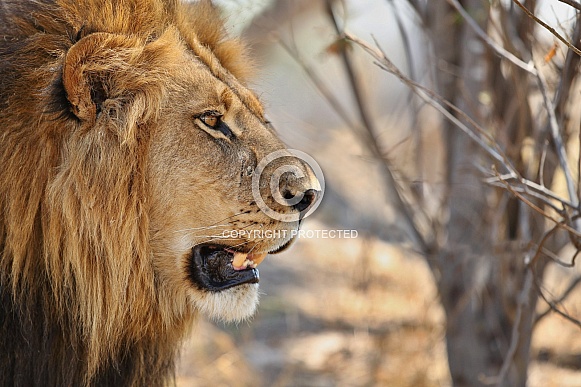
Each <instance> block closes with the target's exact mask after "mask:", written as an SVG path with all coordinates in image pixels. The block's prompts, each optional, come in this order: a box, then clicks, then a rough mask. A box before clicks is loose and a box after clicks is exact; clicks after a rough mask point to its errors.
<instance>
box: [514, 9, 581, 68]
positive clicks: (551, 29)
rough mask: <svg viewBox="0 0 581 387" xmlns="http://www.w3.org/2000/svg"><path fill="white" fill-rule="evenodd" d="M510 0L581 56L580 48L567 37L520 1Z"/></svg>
mask: <svg viewBox="0 0 581 387" xmlns="http://www.w3.org/2000/svg"><path fill="white" fill-rule="evenodd" d="M512 2H513V3H515V4H516V5H518V7H519V8H520V9H522V10H523V12H524V13H526V14H527V16H528V17H530V18H531V19H533V20H534V21H536V22H537V23H538V24H540V25H541V26H543V27H544V28H545V29H546V30H547V31H549V32H550V33H551V34H553V35H554V36H555V37H556V38H557V39H559V40H560V41H561V42H563V43H565V45H566V46H567V47H569V48H570V49H571V50H572V51H574V52H575V54H577V55H579V56H581V50H579V49H578V48H577V47H575V46H574V45H572V44H571V43H569V41H568V40H567V39H565V38H564V37H562V36H561V34H559V33H558V32H557V31H556V30H555V29H554V28H553V27H551V26H550V25H548V24H547V23H545V22H544V21H542V20H541V19H539V18H538V17H536V16H535V14H534V13H532V12H531V11H529V9H528V8H527V7H525V6H524V5H522V4H521V3H520V1H518V0H512Z"/></svg>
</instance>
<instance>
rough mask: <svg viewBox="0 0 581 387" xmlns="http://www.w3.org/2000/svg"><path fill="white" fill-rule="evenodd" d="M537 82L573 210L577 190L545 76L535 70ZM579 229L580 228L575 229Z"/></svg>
mask: <svg viewBox="0 0 581 387" xmlns="http://www.w3.org/2000/svg"><path fill="white" fill-rule="evenodd" d="M537 81H538V84H539V90H540V92H541V95H542V96H543V103H544V105H545V109H546V110H547V114H548V115H549V125H550V129H551V136H552V137H553V142H554V143H555V152H556V153H557V157H558V159H559V164H560V165H561V169H562V170H563V173H564V175H565V181H566V183H567V192H568V193H569V200H570V201H571V203H572V204H573V205H574V207H575V208H578V207H579V198H578V197H577V189H576V187H575V182H574V181H573V176H572V174H571V169H570V168H569V161H568V157H567V152H566V150H565V145H564V143H563V138H562V137H561V131H560V129H559V124H558V123H557V117H556V115H555V107H554V106H553V102H552V100H551V99H550V98H549V96H548V92H547V81H546V80H545V76H544V75H543V73H542V72H541V71H538V70H537ZM577 229H580V227H577Z"/></svg>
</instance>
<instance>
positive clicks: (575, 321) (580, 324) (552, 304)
mask: <svg viewBox="0 0 581 387" xmlns="http://www.w3.org/2000/svg"><path fill="white" fill-rule="evenodd" d="M535 287H536V288H537V292H538V293H539V295H540V296H541V298H542V299H543V301H545V302H546V303H547V305H549V308H551V310H552V311H553V312H555V313H557V314H558V315H559V316H561V317H563V318H564V319H565V320H567V321H569V322H571V323H573V324H574V325H576V326H577V327H579V328H580V329H581V321H579V320H578V319H576V318H574V317H571V316H570V315H569V314H567V313H566V312H563V311H562V310H561V309H559V308H558V307H557V305H556V304H555V302H554V301H551V300H549V299H548V298H547V296H545V294H544V293H543V290H542V289H541V285H540V284H539V283H538V281H537V279H536V278H535Z"/></svg>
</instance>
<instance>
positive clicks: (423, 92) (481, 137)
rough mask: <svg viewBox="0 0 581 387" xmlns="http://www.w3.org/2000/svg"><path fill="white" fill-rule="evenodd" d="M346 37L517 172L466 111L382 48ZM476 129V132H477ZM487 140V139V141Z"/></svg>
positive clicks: (511, 169)
mask: <svg viewBox="0 0 581 387" xmlns="http://www.w3.org/2000/svg"><path fill="white" fill-rule="evenodd" d="M345 37H346V38H347V39H348V40H350V41H352V42H354V43H356V44H357V45H359V46H360V47H362V48H363V49H364V50H365V51H367V52H368V53H369V54H371V56H373V57H374V58H375V59H376V60H377V61H378V62H376V64H377V65H378V66H379V67H380V68H381V69H383V70H385V71H387V72H389V73H391V74H393V75H395V76H396V77H397V78H399V79H400V80H401V81H402V82H403V83H404V84H406V85H407V86H408V87H409V88H410V89H411V90H412V91H413V92H414V93H415V94H416V95H418V96H419V97H420V98H421V99H422V100H424V101H425V102H427V103H428V104H429V105H431V106H432V107H434V108H435V109H436V110H437V111H438V112H440V113H441V114H442V115H444V117H446V118H447V119H448V120H450V121H451V122H452V123H453V124H454V125H456V126H458V128H460V129H461V130H462V131H463V132H464V133H466V134H467V135H468V136H469V137H470V138H472V140H474V141H475V142H476V143H477V144H478V145H479V146H480V147H482V149H483V150H484V151H486V152H487V153H488V154H489V155H490V156H491V157H492V158H493V159H495V160H497V161H499V162H500V163H501V164H502V165H503V166H504V167H505V168H506V169H507V170H509V171H511V172H513V173H515V174H517V175H518V173H517V172H516V169H515V168H514V167H513V166H512V164H511V162H510V160H509V159H508V157H506V155H505V154H504V152H503V151H502V150H501V149H500V148H499V147H498V146H497V144H496V141H494V139H493V138H492V137H491V136H490V134H489V133H487V131H486V130H485V129H484V128H482V127H481V126H480V125H478V124H477V123H476V122H475V121H474V120H472V119H471V118H470V117H468V115H467V114H466V113H464V112H463V111H462V110H461V109H459V108H458V107H457V106H455V105H454V104H452V103H451V102H449V101H446V100H445V99H444V98H442V97H441V96H439V95H437V94H436V93H434V92H433V91H431V90H429V89H427V88H425V87H424V86H422V85H420V84H419V83H417V82H415V81H413V80H411V79H410V78H409V77H407V76H405V75H404V74H403V73H402V72H401V71H400V70H399V69H398V68H397V66H395V64H393V62H391V61H390V60H389V59H388V58H387V56H386V55H385V53H384V52H383V51H381V50H380V49H375V48H373V47H371V46H370V45H369V44H367V43H366V42H365V41H363V40H361V39H359V38H358V37H356V36H355V35H352V34H350V33H345ZM442 105H445V106H446V107H448V108H450V109H452V110H453V111H454V112H455V113H456V114H458V115H459V116H460V117H462V119H464V120H466V121H468V122H469V123H470V124H471V125H472V126H473V127H474V129H475V130H472V129H470V128H469V127H468V126H466V125H465V124H464V123H463V122H462V121H460V120H459V119H458V118H457V117H456V116H454V115H453V114H452V113H450V112H449V111H448V110H447V109H446V108H444V106H442ZM475 131H476V132H475ZM485 140H486V141H485Z"/></svg>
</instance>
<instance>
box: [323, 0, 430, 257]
mask: <svg viewBox="0 0 581 387" xmlns="http://www.w3.org/2000/svg"><path fill="white" fill-rule="evenodd" d="M326 11H327V15H328V16H329V19H330V21H331V24H332V25H333V28H334V29H335V32H336V33H337V36H338V37H342V36H344V34H343V31H342V29H341V28H340V27H339V23H338V20H337V18H336V16H335V12H334V10H333V1H332V0H327V2H326ZM340 55H341V59H342V61H343V66H344V68H345V72H346V74H347V78H348V81H349V85H350V87H351V92H352V94H353V96H354V98H355V102H356V105H357V109H358V113H359V118H360V120H361V123H362V127H363V128H364V129H365V132H366V135H365V137H364V138H366V143H367V144H368V148H369V150H370V151H371V152H372V153H373V154H374V155H375V156H376V157H378V158H379V159H380V160H382V161H383V163H382V165H383V166H384V171H385V173H384V175H385V176H386V178H387V179H388V182H387V186H388V187H390V188H391V189H393V191H394V192H393V197H394V199H395V200H396V201H397V203H396V206H395V208H396V209H397V210H398V211H399V212H400V214H401V215H402V217H403V218H404V220H405V222H406V224H407V225H408V227H409V229H410V230H411V231H412V233H413V234H414V238H415V239H416V240H417V241H418V243H419V244H420V245H421V246H422V249H423V251H424V252H426V253H427V252H429V251H431V250H432V249H433V244H434V240H435V238H434V236H433V235H429V234H427V233H426V232H425V231H426V230H422V229H421V226H420V225H419V224H418V223H419V222H418V220H417V218H418V217H420V216H421V217H422V220H421V221H420V223H423V224H429V223H430V222H429V217H428V216H427V214H425V213H424V211H423V209H420V208H413V206H411V205H410V204H409V203H408V202H406V200H405V199H404V197H403V195H402V192H401V191H402V189H401V187H400V185H399V184H398V180H397V178H396V176H395V172H394V169H393V167H392V166H391V163H390V162H389V160H388V159H387V157H386V156H384V153H383V152H382V150H381V149H380V146H379V142H378V130H377V128H376V127H375V124H374V122H373V120H372V115H371V114H370V112H369V111H368V107H367V104H366V103H365V101H364V95H363V92H362V90H361V86H360V82H359V79H358V76H357V72H356V71H355V69H354V66H353V64H352V62H351V59H350V57H349V52H348V51H347V50H346V49H345V47H343V48H342V49H341V50H340Z"/></svg>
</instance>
